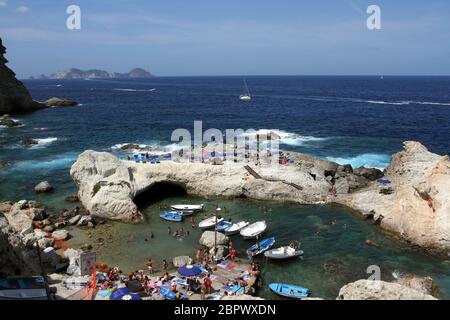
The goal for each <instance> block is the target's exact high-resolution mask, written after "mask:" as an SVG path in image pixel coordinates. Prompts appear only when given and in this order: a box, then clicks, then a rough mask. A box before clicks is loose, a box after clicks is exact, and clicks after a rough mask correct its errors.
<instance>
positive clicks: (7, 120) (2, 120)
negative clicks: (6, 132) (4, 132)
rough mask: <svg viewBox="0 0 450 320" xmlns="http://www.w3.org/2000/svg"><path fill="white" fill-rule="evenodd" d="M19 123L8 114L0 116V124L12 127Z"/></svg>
mask: <svg viewBox="0 0 450 320" xmlns="http://www.w3.org/2000/svg"><path fill="white" fill-rule="evenodd" d="M20 125H21V123H20V122H19V121H16V120H14V119H12V118H11V117H10V115H9V114H5V115H3V116H1V117H0V126H4V127H7V128H14V127H18V126H20Z"/></svg>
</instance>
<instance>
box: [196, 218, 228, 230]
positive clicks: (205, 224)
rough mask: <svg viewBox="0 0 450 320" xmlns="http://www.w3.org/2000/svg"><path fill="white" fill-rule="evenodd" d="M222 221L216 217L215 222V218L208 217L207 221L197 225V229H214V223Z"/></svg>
mask: <svg viewBox="0 0 450 320" xmlns="http://www.w3.org/2000/svg"><path fill="white" fill-rule="evenodd" d="M222 221H223V218H219V217H217V220H216V217H215V216H212V217H210V218H208V219H205V220H203V221H200V223H199V224H198V227H199V228H200V229H209V228H212V227H214V226H215V225H216V223H219V222H222Z"/></svg>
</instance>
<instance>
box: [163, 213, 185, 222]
mask: <svg viewBox="0 0 450 320" xmlns="http://www.w3.org/2000/svg"><path fill="white" fill-rule="evenodd" d="M159 216H160V218H161V219H164V220H167V221H175V222H181V221H182V220H183V215H182V214H181V213H179V212H176V211H163V212H161V213H160V215H159Z"/></svg>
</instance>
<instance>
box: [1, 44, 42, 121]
mask: <svg viewBox="0 0 450 320" xmlns="http://www.w3.org/2000/svg"><path fill="white" fill-rule="evenodd" d="M5 52H6V49H5V47H4V46H3V44H2V39H1V38H0V115H2V114H14V113H23V112H30V111H35V110H38V109H40V108H44V107H45V106H44V105H42V104H41V103H39V102H36V101H34V100H33V99H32V98H31V95H30V93H29V92H28V90H27V89H26V88H25V86H24V85H23V84H22V82H20V81H19V80H17V79H16V76H15V73H14V72H13V71H12V70H11V69H9V68H8V67H7V66H6V63H7V62H8V60H6V58H5V57H4V54H5Z"/></svg>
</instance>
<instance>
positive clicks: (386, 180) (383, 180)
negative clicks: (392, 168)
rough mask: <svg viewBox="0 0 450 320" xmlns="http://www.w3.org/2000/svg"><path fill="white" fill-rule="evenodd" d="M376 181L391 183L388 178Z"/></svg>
mask: <svg viewBox="0 0 450 320" xmlns="http://www.w3.org/2000/svg"><path fill="white" fill-rule="evenodd" d="M377 182H378V183H381V184H390V183H391V181H390V180H388V179H378V180H377Z"/></svg>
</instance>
